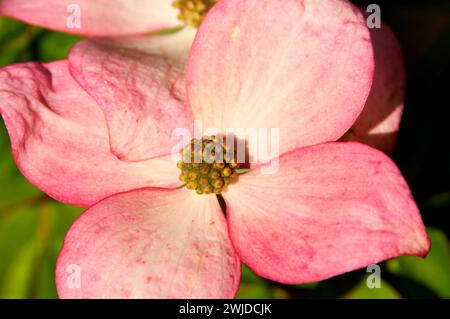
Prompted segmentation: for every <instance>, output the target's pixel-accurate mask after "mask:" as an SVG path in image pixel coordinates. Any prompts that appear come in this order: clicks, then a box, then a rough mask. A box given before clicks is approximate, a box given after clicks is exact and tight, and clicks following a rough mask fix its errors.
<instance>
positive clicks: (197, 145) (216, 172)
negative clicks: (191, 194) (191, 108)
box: [177, 136, 239, 195]
mask: <svg viewBox="0 0 450 319" xmlns="http://www.w3.org/2000/svg"><path fill="white" fill-rule="evenodd" d="M230 153H234V152H232V151H229V150H228V147H227V146H226V145H224V143H223V142H221V141H219V139H217V138H216V136H209V137H203V138H202V139H192V140H191V142H190V143H189V144H187V145H186V146H185V147H183V148H182V149H181V150H180V155H181V156H182V159H181V160H180V161H179V162H178V163H177V167H178V168H179V169H180V170H181V174H180V177H179V178H180V181H182V182H184V183H185V185H186V188H187V189H191V190H195V191H196V192H197V194H199V195H200V194H211V193H215V194H220V193H221V192H222V191H223V190H224V189H225V188H226V187H227V185H228V184H229V183H230V182H231V181H232V180H233V179H235V178H236V176H237V169H238V168H239V164H238V163H237V160H236V155H235V154H230Z"/></svg>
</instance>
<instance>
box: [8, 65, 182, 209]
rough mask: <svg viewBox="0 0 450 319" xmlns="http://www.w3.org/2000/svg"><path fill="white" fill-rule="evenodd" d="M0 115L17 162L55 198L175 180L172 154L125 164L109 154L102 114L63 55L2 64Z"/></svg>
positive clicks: (81, 198) (84, 201) (83, 198)
mask: <svg viewBox="0 0 450 319" xmlns="http://www.w3.org/2000/svg"><path fill="white" fill-rule="evenodd" d="M0 113H1V115H2V116H3V118H4V120H5V123H6V126H7V128H8V132H9V135H10V137H11V145H12V151H13V155H14V158H15V160H16V162H17V165H18V167H19V168H20V169H21V171H22V173H23V174H24V175H25V176H26V177H27V178H28V179H29V180H30V181H31V182H32V183H33V184H35V185H36V186H38V187H39V188H40V189H42V190H43V191H45V192H46V193H48V194H49V195H50V196H52V197H54V198H56V199H57V200H60V201H63V202H67V203H71V204H76V205H82V206H87V205H91V204H93V203H95V202H97V201H99V200H100V199H102V198H104V197H106V196H109V195H112V194H115V193H118V192H123V191H126V190H130V189H135V188H140V187H145V186H165V187H174V186H177V185H179V182H178V181H177V174H178V173H179V170H178V169H177V168H176V166H175V163H173V162H172V160H171V159H170V156H167V157H166V158H155V159H153V160H150V161H146V162H140V163H129V162H123V161H120V160H119V159H117V157H116V156H114V155H113V154H112V153H111V151H110V147H109V140H108V131H107V128H106V123H105V120H104V116H103V113H102V111H101V110H100V109H99V108H98V106H97V105H96V103H95V102H94V101H93V100H92V99H91V98H90V97H89V95H87V94H86V93H85V92H84V91H83V90H82V89H81V88H80V87H79V86H78V85H77V83H76V82H75V81H74V80H73V79H72V77H71V76H70V75H69V72H68V69H67V63H66V61H59V62H54V63H51V64H47V65H41V64H38V63H25V64H17V65H13V66H9V67H7V68H4V69H1V70H0ZM3 151H6V150H3Z"/></svg>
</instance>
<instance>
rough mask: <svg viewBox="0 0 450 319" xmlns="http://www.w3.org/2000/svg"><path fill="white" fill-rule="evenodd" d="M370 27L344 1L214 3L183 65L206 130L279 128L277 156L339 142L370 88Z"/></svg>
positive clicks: (232, 0) (231, 0) (225, 0)
mask: <svg viewBox="0 0 450 319" xmlns="http://www.w3.org/2000/svg"><path fill="white" fill-rule="evenodd" d="M372 74H373V55H372V47H371V43H370V37H369V31H368V29H367V27H366V26H365V21H364V19H363V17H362V15H361V13H360V12H359V10H358V9H356V8H355V7H353V6H352V5H351V4H350V3H348V2H347V1H340V0H323V1H320V4H319V3H318V1H316V0H296V1H294V0H286V1H268V0H248V1H239V0H221V1H219V3H218V4H217V5H215V6H214V7H213V8H212V9H211V11H210V12H209V13H208V15H207V16H206V18H205V20H204V21H203V23H202V25H201V26H200V28H199V31H198V33H197V36H196V39H195V40H194V44H193V47H192V50H191V53H190V57H189V60H188V64H187V69H186V81H187V91H188V96H189V101H190V104H191V107H192V109H193V112H194V115H195V117H196V118H198V119H201V120H203V127H214V128H215V127H217V128H219V129H222V130H224V129H226V128H279V129H280V152H281V153H283V152H286V151H289V150H292V149H294V148H296V147H300V146H306V145H312V144H316V143H318V142H322V141H330V140H336V139H338V138H339V137H341V136H342V135H343V134H344V133H345V131H347V130H348V128H350V126H351V125H352V124H353V122H354V121H355V119H356V118H357V116H358V115H359V113H360V111H361V110H362V108H363V106H364V103H365V101H366V98H367V96H368V94H369V89H370V86H371V81H372Z"/></svg>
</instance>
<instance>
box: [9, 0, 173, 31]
mask: <svg viewBox="0 0 450 319" xmlns="http://www.w3.org/2000/svg"><path fill="white" fill-rule="evenodd" d="M0 15H3V16H9V17H12V18H16V19H19V20H23V21H25V22H27V23H31V24H36V25H39V26H42V27H45V28H49V29H54V30H58V31H62V32H66V33H74V34H82V35H88V36H120V35H131V34H142V33H148V32H152V31H157V30H162V29H166V28H173V27H176V26H178V25H180V22H179V21H177V10H176V9H175V8H173V7H172V0H114V1H110V0H95V1H92V0H77V1H73V0H33V1H29V0H3V1H1V2H0ZM78 22H80V24H77V23H78Z"/></svg>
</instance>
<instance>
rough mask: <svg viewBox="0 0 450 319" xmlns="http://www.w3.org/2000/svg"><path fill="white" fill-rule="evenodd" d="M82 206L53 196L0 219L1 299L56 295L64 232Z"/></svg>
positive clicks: (50, 296) (52, 296)
mask: <svg viewBox="0 0 450 319" xmlns="http://www.w3.org/2000/svg"><path fill="white" fill-rule="evenodd" d="M80 211H81V209H80V208H78V207H74V206H69V205H63V204H60V203H57V202H55V201H53V200H51V199H48V198H47V199H46V200H43V201H42V202H40V203H39V204H35V203H33V204H31V205H29V206H23V207H21V208H20V209H17V210H15V211H11V212H8V214H4V215H3V216H1V218H0V256H2V258H1V263H0V298H55V297H56V289H55V281H54V270H55V264H56V258H57V256H58V252H59V250H60V248H61V245H62V242H63V239H64V235H65V233H66V232H67V230H68V228H69V227H70V225H71V223H72V222H73V221H74V219H75V218H76V217H77V216H78V215H79V213H80Z"/></svg>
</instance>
